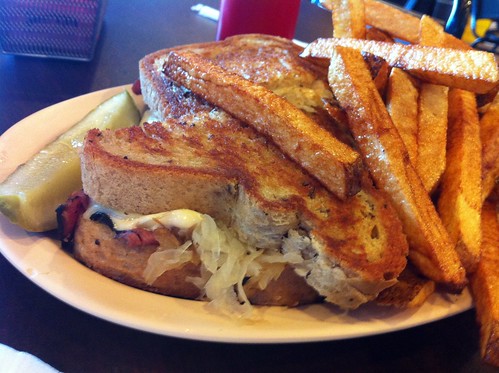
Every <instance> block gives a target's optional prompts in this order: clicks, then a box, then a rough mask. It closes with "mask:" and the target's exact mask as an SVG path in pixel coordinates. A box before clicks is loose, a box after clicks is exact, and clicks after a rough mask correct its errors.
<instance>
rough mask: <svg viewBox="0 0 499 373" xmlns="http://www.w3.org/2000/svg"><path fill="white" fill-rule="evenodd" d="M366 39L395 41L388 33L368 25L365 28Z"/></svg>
mask: <svg viewBox="0 0 499 373" xmlns="http://www.w3.org/2000/svg"><path fill="white" fill-rule="evenodd" d="M366 39H367V40H377V41H384V42H387V43H395V40H394V39H393V38H392V37H391V36H390V35H388V34H387V33H386V32H384V31H381V30H379V29H377V28H376V27H369V28H367V29H366Z"/></svg>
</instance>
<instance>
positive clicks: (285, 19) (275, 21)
mask: <svg viewBox="0 0 499 373" xmlns="http://www.w3.org/2000/svg"><path fill="white" fill-rule="evenodd" d="M299 11H300V0H222V1H221V4H220V19H219V21H218V31H217V40H223V39H225V38H226V37H228V36H231V35H237V34H251V33H259V34H269V35H276V36H282V37H285V38H288V39H292V38H293V37H294V35H295V28H296V21H297V20H298V13H299Z"/></svg>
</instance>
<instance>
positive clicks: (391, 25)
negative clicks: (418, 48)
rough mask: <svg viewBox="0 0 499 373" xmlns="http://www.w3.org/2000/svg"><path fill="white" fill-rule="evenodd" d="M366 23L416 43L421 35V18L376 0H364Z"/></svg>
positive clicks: (398, 37)
mask: <svg viewBox="0 0 499 373" xmlns="http://www.w3.org/2000/svg"><path fill="white" fill-rule="evenodd" d="M364 4H365V13H366V23H367V24H368V25H370V26H373V27H376V28H378V29H380V30H382V31H385V32H387V33H388V34H390V35H391V36H393V37H395V38H397V39H402V40H406V41H409V42H411V43H416V42H417V40H418V37H419V19H418V17H415V16H413V15H411V14H409V13H407V12H404V11H401V10H399V9H397V8H394V7H393V6H391V5H388V4H386V3H381V2H378V1H375V0H364Z"/></svg>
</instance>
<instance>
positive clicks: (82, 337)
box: [0, 0, 493, 372]
mask: <svg viewBox="0 0 499 373" xmlns="http://www.w3.org/2000/svg"><path fill="white" fill-rule="evenodd" d="M195 3H196V1H195V0H189V1H187V0H182V1H175V0H142V1H132V0H110V1H109V4H108V8H107V12H106V15H105V21H104V27H103V30H102V35H101V38H100V41H99V45H98V47H97V52H96V55H95V58H94V59H93V60H92V61H91V62H71V61H63V60H52V59H39V58H29V57H15V56H10V55H0V76H1V84H0V118H1V121H0V132H4V131H5V130H6V129H7V128H9V127H10V126H12V125H14V124H15V123H16V122H17V121H19V120H21V119H22V118H24V117H26V116H28V115H29V114H32V113H34V112H36V111H38V110H40V109H42V108H44V107H47V106H50V105H52V104H55V103H57V102H60V101H62V100H66V99H68V98H71V97H75V96H79V95H82V94H85V93H88V92H91V91H95V90H99V89H103V88H108V87H113V86H117V85H122V84H127V83H131V82H133V81H134V80H135V79H136V78H137V75H138V72H137V71H138V69H137V62H138V60H139V59H140V58H141V57H142V56H144V55H145V54H147V53H150V52H153V51H155V50H158V49H161V48H165V47H170V46H174V45H178V44H184V43H192V42H202V41H211V40H214V38H215V34H216V23H214V22H213V21H210V20H206V19H203V18H201V17H199V16H197V15H195V14H194V13H193V12H191V11H190V6H191V5H193V4H195ZM205 3H206V4H208V5H212V6H214V7H217V6H218V2H217V1H215V0H210V1H208V0H207V1H205ZM330 33H331V28H330V15H329V14H328V13H326V12H325V11H323V10H321V9H319V8H317V7H315V6H313V5H311V4H309V3H308V2H306V1H303V3H302V7H301V12H300V18H299V21H298V26H297V32H296V38H298V39H300V40H303V41H311V40H313V39H314V38H316V37H318V36H325V35H326V36H327V35H330ZM45 125H47V126H49V125H50V123H46V124H45ZM474 317H475V315H474V311H468V312H465V313H462V314H460V315H457V316H454V317H451V318H448V319H445V320H442V321H439V322H435V323H432V324H428V325H424V326H420V327H417V328H413V329H410V330H405V331H399V332H393V333H390V334H385V335H380V336H374V337H366V338H358V339H352V340H343V341H334V342H321V343H305V344H281V345H246V344H223V343H209V342H197V341H191V340H182V339H177V338H170V337H164V336H158V335H153V334H148V333H145V332H140V331H136V330H132V329H128V328H126V327H123V326H120V325H115V324H112V323H110V322H107V321H103V320H100V319H98V318H95V317H93V316H90V315H88V314H86V313H84V312H82V311H79V310H77V309H74V308H72V307H70V306H68V305H66V304H65V303H63V302H61V301H59V300H57V299H56V298H54V297H53V296H51V295H49V294H47V293H46V292H45V291H44V290H42V289H40V288H38V287H37V286H36V285H34V284H33V283H31V282H30V280H28V279H27V278H25V277H24V276H23V275H21V274H20V273H19V272H18V271H17V270H16V269H15V268H14V267H13V266H12V265H11V264H10V263H8V262H7V261H6V260H5V259H4V258H3V257H2V256H0V343H4V344H7V345H9V346H11V347H13V348H15V349H18V350H22V351H27V352H30V353H32V354H34V355H36V356H38V357H40V358H41V359H42V360H44V361H46V362H47V363H49V364H51V365H52V366H54V367H55V368H57V369H59V370H61V371H64V372H191V371H199V372H204V371H213V372H224V371H243V372H246V371H250V372H252V371H254V372H266V371H273V372H277V371H283V372H312V371H319V370H320V371H331V372H492V371H493V369H492V368H491V367H488V366H486V365H484V364H483V363H482V362H481V361H480V357H479V350H478V348H479V347H478V328H477V326H476V324H475V319H474Z"/></svg>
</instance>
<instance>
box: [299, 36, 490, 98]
mask: <svg viewBox="0 0 499 373" xmlns="http://www.w3.org/2000/svg"><path fill="white" fill-rule="evenodd" d="M334 46H343V47H348V48H352V49H356V50H359V51H363V52H367V53H371V54H374V55H376V56H378V57H381V58H383V59H385V60H386V62H387V63H388V64H389V65H390V66H392V67H399V68H401V69H404V70H405V71H407V72H409V73H410V74H411V75H414V76H416V77H418V78H420V79H422V80H424V81H426V82H428V83H433V84H440V85H445V86H448V87H454V88H460V89H464V90H468V91H472V92H475V93H486V92H488V91H490V90H491V89H494V88H495V86H496V85H497V84H499V73H498V69H497V63H496V60H495V57H494V55H493V54H492V53H488V52H483V51H476V50H470V51H462V50H458V49H451V48H438V47H429V46H424V45H405V44H400V43H385V42H381V41H373V40H361V39H350V38H338V39H337V38H330V39H317V40H315V41H314V42H312V43H310V44H309V45H308V46H307V47H306V48H305V50H304V51H303V53H302V54H301V55H302V57H316V58H329V57H330V55H331V50H332V48H333V47H334ZM442 56H445V59H443V58H442Z"/></svg>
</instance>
